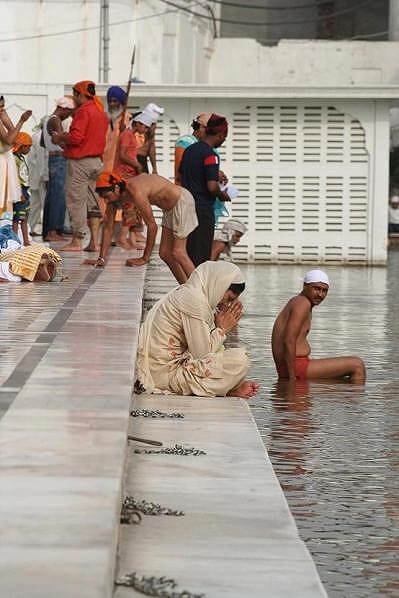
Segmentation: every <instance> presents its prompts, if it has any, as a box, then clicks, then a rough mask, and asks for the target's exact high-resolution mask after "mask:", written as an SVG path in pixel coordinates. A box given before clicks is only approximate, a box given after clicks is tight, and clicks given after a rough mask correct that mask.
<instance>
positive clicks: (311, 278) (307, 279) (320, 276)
mask: <svg viewBox="0 0 399 598" xmlns="http://www.w3.org/2000/svg"><path fill="white" fill-rule="evenodd" d="M303 282H304V284H310V283H311V282H324V284H328V286H330V281H329V280H328V276H327V274H326V273H325V272H323V270H309V272H306V274H305V276H304V279H303Z"/></svg>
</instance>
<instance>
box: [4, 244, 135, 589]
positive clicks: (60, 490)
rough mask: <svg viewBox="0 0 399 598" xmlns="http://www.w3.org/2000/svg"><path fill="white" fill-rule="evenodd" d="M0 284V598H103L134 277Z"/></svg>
mask: <svg viewBox="0 0 399 598" xmlns="http://www.w3.org/2000/svg"><path fill="white" fill-rule="evenodd" d="M85 257H87V256H86V255H85V254H78V255H74V256H71V257H67V259H66V260H65V265H64V276H67V277H68V278H67V279H66V280H64V281H63V282H55V283H52V284H32V283H21V284H3V285H0V306H1V318H0V333H1V337H0V351H1V359H0V385H1V386H0V417H1V419H0V596H2V597H4V598H53V597H54V596H57V598H78V597H79V598H100V597H101V598H105V597H108V596H110V595H111V594H112V585H113V579H114V565H115V553H116V545H117V533H118V524H119V516H120V496H121V481H122V477H123V469H124V461H125V454H126V433H127V425H128V413H129V404H130V400H131V389H132V363H133V360H134V356H135V354H136V341H137V330H138V324H139V321H140V316H141V309H142V291H143V284H144V274H145V272H144V269H143V268H140V269H127V268H125V267H124V266H123V261H124V260H125V259H126V256H125V254H123V253H122V252H121V251H120V250H118V249H115V250H113V252H112V255H111V258H110V261H109V264H108V267H107V268H106V269H105V270H104V271H103V270H96V269H93V268H92V267H84V266H82V265H81V264H82V260H83V259H84V258H85Z"/></svg>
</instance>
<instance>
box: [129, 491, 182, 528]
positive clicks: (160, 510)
mask: <svg viewBox="0 0 399 598" xmlns="http://www.w3.org/2000/svg"><path fill="white" fill-rule="evenodd" d="M137 512H139V513H141V514H142V515H149V516H153V517H154V516H155V517H157V516H159V515H166V516H168V517H183V516H184V515H185V512H184V511H178V510H175V509H170V508H169V507H163V506H161V505H159V504H158V503H155V502H150V501H148V500H144V499H143V500H136V499H135V498H134V496H126V497H125V498H124V500H123V503H122V512H121V523H131V522H130V515H131V514H135V513H137ZM132 523H135V522H134V521H132Z"/></svg>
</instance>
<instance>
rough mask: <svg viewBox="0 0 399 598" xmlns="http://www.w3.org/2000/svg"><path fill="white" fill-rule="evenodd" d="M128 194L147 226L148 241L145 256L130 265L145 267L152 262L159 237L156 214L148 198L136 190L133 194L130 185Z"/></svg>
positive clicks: (133, 260)
mask: <svg viewBox="0 0 399 598" xmlns="http://www.w3.org/2000/svg"><path fill="white" fill-rule="evenodd" d="M127 188H128V192H129V193H130V195H131V197H132V199H133V203H134V205H135V206H136V208H138V210H139V211H140V214H141V215H142V217H143V220H144V222H145V224H146V226H147V241H146V244H145V248H144V253H143V256H142V257H140V258H132V259H130V260H129V265H133V266H143V265H144V264H146V263H147V262H149V261H150V257H151V253H152V250H153V249H154V245H155V239H156V237H157V231H158V226H157V223H156V222H155V218H154V214H153V213H152V207H151V204H150V202H149V200H148V197H147V196H146V195H145V194H144V193H142V192H140V191H137V190H136V189H135V190H134V192H131V191H130V189H129V184H128V186H127Z"/></svg>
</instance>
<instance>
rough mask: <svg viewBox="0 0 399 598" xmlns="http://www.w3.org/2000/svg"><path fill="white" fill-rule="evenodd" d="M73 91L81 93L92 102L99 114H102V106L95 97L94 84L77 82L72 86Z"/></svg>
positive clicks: (91, 82)
mask: <svg viewBox="0 0 399 598" xmlns="http://www.w3.org/2000/svg"><path fill="white" fill-rule="evenodd" d="M73 89H74V91H77V92H78V93H82V94H83V95H84V96H86V97H87V98H90V99H92V100H93V101H94V103H95V105H96V106H97V108H98V109H99V110H100V112H104V106H103V103H102V101H101V100H100V98H99V97H98V96H96V84H95V83H94V82H93V81H79V82H78V83H75V85H74V86H73Z"/></svg>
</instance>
